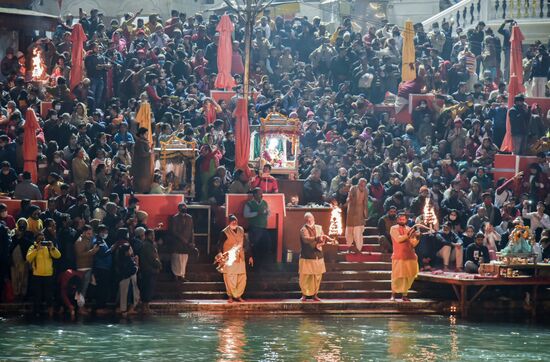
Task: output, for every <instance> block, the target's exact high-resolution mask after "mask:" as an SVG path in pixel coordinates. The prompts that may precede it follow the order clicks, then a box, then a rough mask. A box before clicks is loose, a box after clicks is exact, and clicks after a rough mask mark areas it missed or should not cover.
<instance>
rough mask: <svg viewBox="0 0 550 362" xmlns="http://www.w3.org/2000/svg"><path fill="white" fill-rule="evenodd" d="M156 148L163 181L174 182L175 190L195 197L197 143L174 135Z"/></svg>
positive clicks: (157, 164) (157, 165) (158, 166)
mask: <svg viewBox="0 0 550 362" xmlns="http://www.w3.org/2000/svg"><path fill="white" fill-rule="evenodd" d="M154 150H155V160H156V163H155V168H158V169H160V171H161V173H162V180H163V182H164V183H172V185H173V186H172V190H173V191H176V192H177V191H179V192H183V193H184V194H187V196H188V197H195V173H196V167H195V164H196V160H197V156H198V149H197V144H196V143H195V142H188V141H185V140H183V139H181V138H179V137H177V136H175V135H172V136H170V137H169V138H168V139H166V140H164V141H160V147H155V149H154Z"/></svg>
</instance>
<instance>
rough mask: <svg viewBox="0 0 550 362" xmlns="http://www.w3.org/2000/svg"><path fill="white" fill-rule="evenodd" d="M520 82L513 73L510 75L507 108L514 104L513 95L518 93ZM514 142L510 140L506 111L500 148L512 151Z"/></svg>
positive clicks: (510, 126) (510, 130)
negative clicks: (504, 129)
mask: <svg viewBox="0 0 550 362" xmlns="http://www.w3.org/2000/svg"><path fill="white" fill-rule="evenodd" d="M519 89H520V84H519V81H518V77H517V76H516V75H515V74H512V75H511V76H510V84H508V110H510V108H511V107H512V106H513V105H514V97H515V96H516V95H517V94H518V93H520V92H519ZM525 126H527V125H525ZM513 149H514V143H513V141H512V125H511V124H510V116H509V114H508V113H506V134H505V135H504V139H503V140H502V145H501V146H500V150H501V151H503V152H512V150H513Z"/></svg>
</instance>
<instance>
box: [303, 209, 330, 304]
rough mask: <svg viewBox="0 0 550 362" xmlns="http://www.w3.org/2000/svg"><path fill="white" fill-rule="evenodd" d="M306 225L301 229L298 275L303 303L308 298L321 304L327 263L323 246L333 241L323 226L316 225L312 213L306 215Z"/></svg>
mask: <svg viewBox="0 0 550 362" xmlns="http://www.w3.org/2000/svg"><path fill="white" fill-rule="evenodd" d="M304 221H305V224H304V226H302V228H301V229H300V244H301V245H302V251H301V252H300V262H299V265H298V274H299V276H300V289H301V290H302V298H301V301H302V302H305V301H306V300H307V299H308V297H311V298H312V299H313V300H314V301H316V302H319V301H320V300H321V299H319V297H318V296H317V293H318V292H319V287H320V286H321V279H322V277H323V273H325V271H326V269H325V261H324V259H323V245H324V244H325V243H326V242H328V241H330V240H331V239H330V238H329V237H328V236H327V235H325V233H324V232H323V227H322V226H321V225H316V224H315V217H314V216H313V214H312V213H311V212H306V213H305V214H304Z"/></svg>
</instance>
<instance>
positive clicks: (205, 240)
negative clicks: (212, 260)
mask: <svg viewBox="0 0 550 362" xmlns="http://www.w3.org/2000/svg"><path fill="white" fill-rule="evenodd" d="M133 196H135V197H136V198H137V199H138V200H139V210H141V211H145V212H146V213H147V214H148V215H149V216H148V217H147V227H149V228H151V229H156V230H159V231H164V232H165V231H166V230H168V220H169V219H170V217H171V216H173V215H175V214H176V213H177V212H178V204H179V203H180V202H184V201H185V196H184V195H182V194H169V195H150V194H135V195H133ZM130 197H132V195H129V194H125V195H124V205H126V206H127V205H128V201H129V200H130ZM43 203H44V207H43V208H44V209H45V206H46V201H43ZM187 212H188V213H189V214H190V215H191V216H192V217H193V226H194V234H195V241H196V244H197V245H198V246H199V247H200V248H201V249H203V250H202V251H201V252H202V253H204V254H205V255H208V254H209V253H210V249H211V240H210V235H211V231H212V230H211V225H212V213H211V207H210V205H199V204H187Z"/></svg>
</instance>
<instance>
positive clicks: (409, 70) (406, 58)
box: [401, 20, 416, 82]
mask: <svg viewBox="0 0 550 362" xmlns="http://www.w3.org/2000/svg"><path fill="white" fill-rule="evenodd" d="M402 53H403V61H402V71H401V79H402V81H403V82H405V81H408V80H414V79H415V78H416V66H415V60H416V58H415V50H414V30H413V23H412V21H411V20H407V21H406V22H405V30H404V31H403V52H402Z"/></svg>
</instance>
